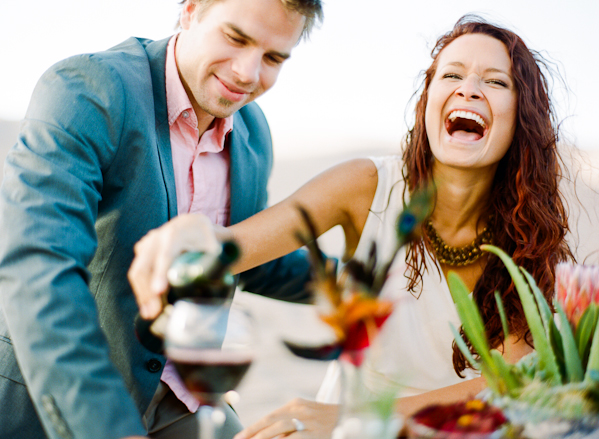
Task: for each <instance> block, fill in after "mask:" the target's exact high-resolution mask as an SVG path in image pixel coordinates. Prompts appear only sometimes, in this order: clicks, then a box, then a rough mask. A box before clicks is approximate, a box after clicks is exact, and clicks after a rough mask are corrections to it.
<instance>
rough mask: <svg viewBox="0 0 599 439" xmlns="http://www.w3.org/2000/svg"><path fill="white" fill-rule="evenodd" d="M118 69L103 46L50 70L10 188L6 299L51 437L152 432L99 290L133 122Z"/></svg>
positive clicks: (0, 268) (2, 223) (1, 284)
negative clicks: (115, 189)
mask: <svg viewBox="0 0 599 439" xmlns="http://www.w3.org/2000/svg"><path fill="white" fill-rule="evenodd" d="M123 96H124V93H123V90H122V84H121V83H120V82H119V78H118V75H117V74H116V73H115V72H114V71H113V70H111V68H110V67H108V66H106V65H105V64H103V63H102V62H99V61H97V60H96V59H95V58H94V56H93V55H84V56H79V57H74V58H71V59H69V60H66V61H63V62H61V63H59V64H57V65H55V66H53V67H52V68H51V69H50V70H49V71H48V72H46V73H45V74H44V75H43V77H42V78H41V79H40V81H39V83H38V85H37V86H36V89H35V90H34V93H33V96H32V100H31V104H30V106H29V109H28V111H27V115H26V118H25V120H24V122H23V124H22V127H21V133H20V135H19V138H18V142H17V144H16V145H15V146H14V147H13V148H12V150H11V151H10V152H9V154H8V157H7V160H6V163H5V168H4V180H3V184H2V188H1V190H0V230H2V239H0V305H1V307H2V309H3V311H4V314H5V316H6V320H7V324H8V328H9V331H10V334H11V337H12V342H13V345H14V349H15V352H16V356H17V359H18V363H19V366H20V369H21V372H22V375H23V377H24V380H25V382H26V384H27V386H28V390H29V393H30V396H31V399H32V401H33V404H34V406H35V408H36V411H37V414H38V416H39V418H40V420H41V422H42V424H43V426H44V428H45V430H46V432H47V434H48V436H49V437H50V438H58V437H61V438H65V437H74V438H92V437H97V438H118V437H124V436H129V435H144V434H145V430H144V429H143V427H142V424H141V420H140V415H139V412H138V410H137V408H136V407H135V404H134V403H133V401H132V399H131V397H130V396H129V394H128V392H127V390H126V387H125V384H124V382H123V379H122V377H121V375H120V374H119V372H118V371H117V369H116V368H115V367H114V365H113V363H112V362H111V360H110V352H109V347H108V344H107V342H106V338H105V336H104V333H103V331H102V329H101V327H100V324H99V322H98V317H97V315H98V310H97V307H96V303H95V300H94V298H93V297H92V294H91V293H90V290H89V288H88V282H89V278H90V275H89V272H88V270H87V269H86V267H87V265H88V264H89V262H90V260H91V259H92V257H93V254H94V251H95V249H96V247H97V238H96V232H95V228H94V224H95V220H96V218H97V215H98V204H99V202H100V200H101V192H102V185H103V180H102V174H103V173H102V171H103V170H104V169H106V168H107V167H108V166H110V163H111V160H112V159H113V157H114V155H115V149H116V148H117V146H118V145H119V139H120V136H121V133H122V129H123V113H124V112H125V109H124V106H125V102H124V97H123Z"/></svg>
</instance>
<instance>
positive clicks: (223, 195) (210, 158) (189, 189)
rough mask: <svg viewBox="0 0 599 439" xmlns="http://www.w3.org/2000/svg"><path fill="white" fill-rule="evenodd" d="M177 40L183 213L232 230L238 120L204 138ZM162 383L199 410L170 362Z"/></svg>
mask: <svg viewBox="0 0 599 439" xmlns="http://www.w3.org/2000/svg"><path fill="white" fill-rule="evenodd" d="M176 41H177V35H175V36H173V37H172V38H171V40H170V41H169V43H168V47H167V51H166V104H167V108H168V123H169V126H170V140H171V151H172V155H173V167H174V170H175V187H176V190H177V212H178V213H179V214H181V213H191V212H201V213H203V214H205V215H207V216H208V217H209V218H210V219H211V220H212V222H213V223H215V224H220V225H223V226H226V225H228V223H229V211H230V206H231V198H230V193H231V192H230V187H229V151H228V150H227V149H225V138H226V136H227V134H228V133H229V132H231V130H232V129H233V116H229V117H227V118H225V119H214V122H213V123H212V124H211V125H210V127H209V128H208V130H207V131H206V132H205V133H204V134H203V135H202V137H199V131H198V128H197V125H198V120H197V118H196V114H195V112H194V111H193V107H192V105H191V101H190V100H189V97H188V96H187V93H186V92H185V88H183V84H182V83H181V79H180V78H179V72H178V70H177V63H176V60H175V42H176ZM161 380H162V381H163V382H164V383H166V384H167V385H168V386H169V387H170V388H171V390H172V391H173V392H174V393H175V395H176V396H177V398H179V400H180V401H181V402H183V403H184V404H185V405H186V406H187V408H188V409H189V411H190V412H192V413H195V412H196V411H197V409H198V407H199V405H200V404H199V402H198V401H197V400H196V399H195V398H194V397H193V395H191V394H190V393H189V392H188V391H187V389H186V388H185V385H184V384H183V382H182V380H181V378H180V377H179V375H178V374H177V372H176V370H175V367H174V365H173V363H171V362H170V361H169V360H167V362H166V365H165V366H164V370H163V372H162V376H161Z"/></svg>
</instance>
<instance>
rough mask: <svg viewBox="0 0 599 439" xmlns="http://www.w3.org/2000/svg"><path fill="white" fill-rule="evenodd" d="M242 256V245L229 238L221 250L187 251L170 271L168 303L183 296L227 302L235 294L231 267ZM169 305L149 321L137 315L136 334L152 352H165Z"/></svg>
mask: <svg viewBox="0 0 599 439" xmlns="http://www.w3.org/2000/svg"><path fill="white" fill-rule="evenodd" d="M238 257H239V247H238V246H237V244H236V243H235V242H234V241H225V242H223V243H222V244H221V248H220V251H219V252H216V253H204V252H187V253H183V254H182V255H181V256H179V257H178V258H177V259H175V260H174V261H173V264H172V265H171V267H170V269H169V271H168V273H167V279H168V283H169V291H168V293H167V296H166V297H167V300H166V301H167V302H168V304H171V305H172V304H174V303H175V302H176V301H178V300H181V299H192V300H194V301H196V302H203V303H213V304H218V303H224V302H225V301H227V300H229V299H231V298H232V297H233V293H234V292H235V279H234V277H233V275H232V274H231V272H230V271H229V268H230V267H231V265H232V264H233V263H234V262H235V261H236V260H237V258H238ZM168 308H169V306H168V305H166V306H165V308H164V309H163V312H162V314H161V315H159V316H158V317H157V318H156V319H153V320H146V319H143V318H142V317H141V316H140V315H139V314H137V315H136V316H135V321H134V326H135V334H136V336H137V339H138V340H139V342H140V343H141V344H142V345H143V346H144V347H145V348H146V349H148V350H149V351H151V352H154V353H157V354H162V353H163V351H164V343H163V341H164V328H165V326H166V325H165V324H166V320H168V312H169V309H168Z"/></svg>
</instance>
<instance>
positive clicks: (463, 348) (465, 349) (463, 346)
mask: <svg viewBox="0 0 599 439" xmlns="http://www.w3.org/2000/svg"><path fill="white" fill-rule="evenodd" d="M449 328H450V329H451V333H452V334H453V338H454V340H455V342H456V344H457V345H458V348H459V349H460V351H461V352H462V354H464V357H466V360H468V363H470V364H471V365H472V367H474V368H475V369H478V370H480V363H479V362H478V361H476V360H475V359H474V357H473V356H472V353H471V352H470V349H468V346H467V345H466V342H465V341H464V339H463V338H462V336H461V335H460V332H459V331H458V330H457V328H456V327H455V326H454V324H453V323H451V322H449Z"/></svg>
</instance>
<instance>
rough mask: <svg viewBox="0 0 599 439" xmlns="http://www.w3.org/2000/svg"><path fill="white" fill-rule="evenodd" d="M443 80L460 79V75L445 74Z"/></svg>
mask: <svg viewBox="0 0 599 439" xmlns="http://www.w3.org/2000/svg"><path fill="white" fill-rule="evenodd" d="M443 79H462V75H459V74H457V73H445V74H444V75H443Z"/></svg>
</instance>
